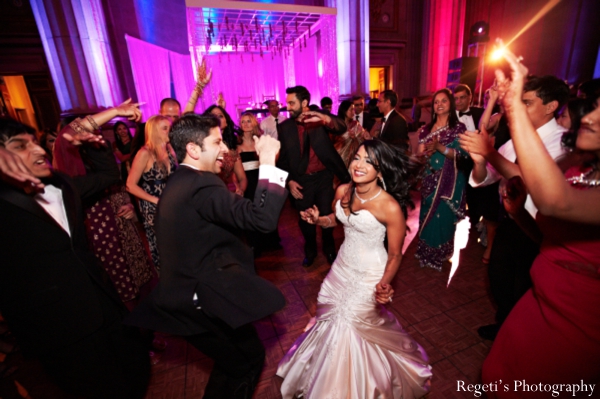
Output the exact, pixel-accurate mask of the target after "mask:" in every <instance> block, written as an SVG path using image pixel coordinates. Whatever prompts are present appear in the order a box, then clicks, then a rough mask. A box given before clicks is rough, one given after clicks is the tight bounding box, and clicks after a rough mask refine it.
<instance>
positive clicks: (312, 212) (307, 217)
mask: <svg viewBox="0 0 600 399" xmlns="http://www.w3.org/2000/svg"><path fill="white" fill-rule="evenodd" d="M300 217H301V218H302V220H304V221H305V222H306V223H308V224H317V221H318V220H319V208H317V206H316V205H313V206H312V208H308V209H307V210H305V211H300Z"/></svg>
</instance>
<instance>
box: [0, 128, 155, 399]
mask: <svg viewBox="0 0 600 399" xmlns="http://www.w3.org/2000/svg"><path fill="white" fill-rule="evenodd" d="M80 126H83V127H87V128H88V129H89V130H90V131H92V130H93V129H92V127H91V125H89V122H87V121H84V120H82V121H81V123H80ZM34 133H35V131H34V130H33V129H31V128H28V127H26V126H24V125H22V124H20V123H18V122H16V121H14V120H11V119H1V120H0V178H1V179H2V181H0V225H2V229H0V242H2V258H3V259H2V267H0V312H2V315H3V316H4V318H5V319H6V321H7V323H8V325H9V327H10V329H11V331H12V332H13V334H14V335H15V337H16V338H17V340H18V342H19V343H20V345H21V348H22V349H23V352H24V353H26V354H30V355H34V356H35V357H37V358H39V359H40V360H41V362H42V364H43V365H44V367H45V369H46V371H47V372H48V373H49V374H50V375H51V376H52V377H53V378H54V379H55V380H56V382H57V383H58V385H59V386H60V387H61V388H63V389H64V390H65V391H68V392H71V393H73V394H75V395H82V396H85V397H86V398H142V397H143V396H144V394H145V391H146V386H147V383H148V380H149V376H150V362H149V358H148V351H147V349H146V347H145V345H144V343H143V342H142V341H141V340H140V337H139V332H138V331H137V329H133V328H131V327H125V326H123V325H122V324H121V322H122V319H123V316H124V315H125V314H126V309H125V307H124V305H123V303H122V302H121V300H120V298H119V296H118V294H117V292H116V291H115V289H114V287H113V285H112V283H111V281H110V279H109V277H108V276H107V275H106V273H105V271H104V269H103V268H102V266H101V265H100V264H99V263H98V261H97V259H96V256H95V255H94V254H93V253H92V252H91V251H90V250H89V249H88V244H87V237H86V232H85V227H84V223H83V210H82V205H81V200H82V199H85V198H88V197H91V196H93V195H96V194H97V193H99V192H101V191H102V190H104V189H105V188H107V187H109V186H110V185H112V184H114V183H116V182H118V181H119V170H118V168H117V165H116V163H115V161H114V158H113V155H112V151H111V150H110V148H107V147H105V146H103V145H101V144H100V143H99V141H100V139H99V136H94V135H93V134H91V133H86V132H78V133H76V134H73V135H68V138H69V140H72V143H73V144H76V145H79V144H81V143H84V145H85V147H86V154H87V156H88V158H89V159H90V161H91V163H92V165H93V167H94V171H90V172H89V173H88V174H86V175H85V176H81V177H77V178H75V179H71V178H69V177H68V176H67V175H63V174H61V173H58V172H55V171H54V170H53V169H52V168H51V166H50V164H49V162H48V160H47V159H46V157H45V155H46V153H45V151H44V150H43V149H42V148H41V147H40V146H39V144H38V143H37V141H36V139H35V136H34ZM66 137H67V136H65V138H63V139H66ZM86 142H89V143H94V142H95V143H96V146H97V147H95V146H93V145H88V144H85V143H86Z"/></svg>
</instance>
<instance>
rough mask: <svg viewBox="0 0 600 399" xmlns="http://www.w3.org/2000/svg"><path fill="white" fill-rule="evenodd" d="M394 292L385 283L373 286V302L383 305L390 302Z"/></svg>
mask: <svg viewBox="0 0 600 399" xmlns="http://www.w3.org/2000/svg"><path fill="white" fill-rule="evenodd" d="M393 296H394V290H393V289H392V286H391V285H389V284H385V283H379V284H377V285H376V286H375V300H376V301H377V303H380V304H382V305H385V304H387V303H391V302H392V297H393Z"/></svg>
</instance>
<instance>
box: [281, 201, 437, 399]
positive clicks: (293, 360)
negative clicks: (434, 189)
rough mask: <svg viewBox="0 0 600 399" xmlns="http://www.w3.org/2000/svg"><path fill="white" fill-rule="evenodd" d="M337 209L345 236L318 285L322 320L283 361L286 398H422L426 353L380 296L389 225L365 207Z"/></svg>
mask: <svg viewBox="0 0 600 399" xmlns="http://www.w3.org/2000/svg"><path fill="white" fill-rule="evenodd" d="M336 216H337V218H338V220H340V221H341V222H342V224H343V225H344V233H345V240H344V243H343V244H342V246H341V248H340V251H339V253H338V256H337V258H336V260H335V262H334V263H333V266H332V267H331V270H330V272H329V274H328V275H327V277H326V278H325V280H324V281H323V284H322V285H321V290H320V291H319V296H318V302H317V316H316V323H315V324H314V325H313V326H312V327H311V328H310V329H309V330H308V331H306V332H305V333H303V334H302V335H301V336H300V337H299V338H298V339H297V340H296V342H295V343H294V345H293V346H292V348H291V349H290V350H289V352H288V353H287V354H286V355H285V357H284V358H283V359H282V360H281V362H280V363H279V367H278V369H277V375H278V376H280V377H283V378H284V381H283V383H282V386H281V393H282V395H283V398H294V397H297V398H309V399H337V398H340V399H341V398H343V399H371V398H385V399H391V398H419V397H421V396H423V395H425V394H426V393H427V392H428V387H429V380H430V378H431V367H430V366H429V365H428V359H427V355H426V354H425V351H424V350H423V348H422V347H421V346H420V345H419V344H417V343H416V342H415V341H414V340H413V339H412V338H411V337H410V336H409V335H408V333H407V332H406V331H404V330H403V329H402V327H401V326H400V324H399V323H398V320H397V319H396V317H395V316H394V315H393V314H392V313H391V312H390V311H388V310H387V309H386V308H385V307H384V306H382V305H379V304H377V302H376V301H375V285H376V284H377V283H379V281H380V280H381V277H382V276H383V272H384V270H385V264H386V262H387V252H386V250H385V248H384V245H383V240H384V237H385V226H384V225H382V224H381V223H379V221H377V219H375V217H374V216H373V215H372V214H371V213H370V212H369V211H367V210H360V211H358V212H356V215H350V217H348V216H346V214H345V213H344V210H343V208H342V207H341V205H340V202H339V201H338V202H337V204H336Z"/></svg>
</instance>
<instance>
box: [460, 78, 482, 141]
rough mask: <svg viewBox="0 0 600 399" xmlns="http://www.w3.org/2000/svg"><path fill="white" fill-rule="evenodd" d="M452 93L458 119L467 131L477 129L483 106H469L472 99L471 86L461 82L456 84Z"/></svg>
mask: <svg viewBox="0 0 600 399" xmlns="http://www.w3.org/2000/svg"><path fill="white" fill-rule="evenodd" d="M453 93H454V101H455V102H456V114H457V115H458V120H459V121H461V122H462V123H464V124H465V126H466V127H467V130H468V131H475V130H477V129H479V121H480V120H481V116H482V115H483V108H479V107H471V101H472V99H473V94H472V93H471V88H470V87H469V86H467V85H465V84H462V83H461V84H459V85H456V87H455V88H454V92H453Z"/></svg>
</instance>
